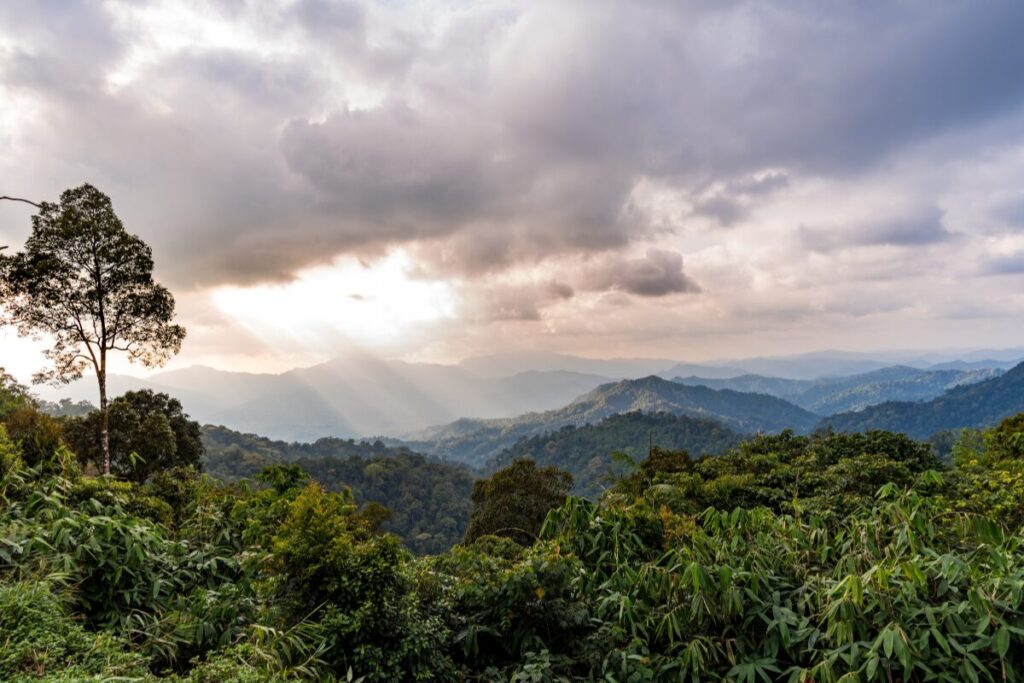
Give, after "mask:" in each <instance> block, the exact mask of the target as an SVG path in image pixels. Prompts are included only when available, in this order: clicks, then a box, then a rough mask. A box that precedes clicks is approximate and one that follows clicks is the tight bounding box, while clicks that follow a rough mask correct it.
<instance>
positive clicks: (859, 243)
mask: <svg viewBox="0 0 1024 683" xmlns="http://www.w3.org/2000/svg"><path fill="white" fill-rule="evenodd" d="M799 235H800V239H801V242H802V243H803V244H804V246H805V247H807V248H808V249H811V250H812V251H818V252H828V251H835V250H839V249H846V248H850V247H866V246H882V245H885V246H897V247H914V246H926V245H929V244H936V243H939V242H945V241H947V240H949V239H951V238H952V237H953V235H952V233H950V232H949V230H947V229H946V226H945V225H944V224H943V211H942V210H941V209H939V208H937V207H926V208H922V209H918V210H916V211H913V212H910V213H907V214H904V215H895V216H888V217H883V218H880V219H878V220H875V221H869V222H864V223H856V224H851V225H845V226H842V227H838V228H832V229H821V228H808V227H806V226H801V227H800V229H799Z"/></svg>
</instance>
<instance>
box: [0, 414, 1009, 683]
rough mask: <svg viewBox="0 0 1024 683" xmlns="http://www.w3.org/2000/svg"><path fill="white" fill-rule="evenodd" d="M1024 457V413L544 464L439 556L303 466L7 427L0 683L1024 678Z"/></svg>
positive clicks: (526, 469) (492, 499)
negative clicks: (493, 530) (24, 442)
mask: <svg viewBox="0 0 1024 683" xmlns="http://www.w3.org/2000/svg"><path fill="white" fill-rule="evenodd" d="M1022 456H1024V415H1022V416H1017V417H1014V418H1011V419H1008V420H1005V421H1004V422H1002V423H1000V424H999V425H998V426H996V427H993V428H991V429H987V430H983V431H966V432H964V433H962V434H960V435H959V437H958V439H957V441H956V444H955V445H954V447H953V448H952V458H951V460H950V461H949V462H948V463H945V462H943V461H940V460H939V459H938V458H937V457H936V456H935V454H934V453H933V451H932V449H931V448H930V447H929V446H928V445H925V444H920V443H917V442H914V441H912V440H910V439H908V438H906V437H904V436H901V435H896V434H892V433H888V432H869V433H865V434H831V433H827V432H825V433H818V434H814V435H811V436H798V435H795V434H793V433H790V432H784V433H782V434H778V435H770V436H758V437H754V438H751V439H748V440H746V441H744V442H742V443H740V444H739V445H737V446H736V447H734V448H732V449H731V450H729V451H728V452H727V453H725V454H722V455H719V456H701V457H696V458H691V457H690V456H689V455H688V454H687V453H686V452H685V451H681V450H672V449H662V448H656V449H654V450H653V451H652V452H651V453H650V455H649V457H648V458H647V459H645V460H643V461H641V462H638V463H634V466H633V468H632V470H631V471H630V474H629V475H628V476H626V477H624V478H623V479H622V480H621V481H620V482H619V483H618V484H617V485H616V486H615V488H614V490H612V491H610V492H608V493H607V494H605V495H604V496H603V497H602V498H601V499H600V500H597V501H589V500H584V499H580V498H572V497H570V498H566V497H565V493H566V492H567V491H568V489H569V486H570V485H571V484H570V478H569V477H568V475H566V474H564V473H559V472H557V471H553V470H545V469H543V468H538V467H537V466H536V465H535V464H533V463H529V462H525V461H518V462H516V463H515V464H514V465H513V466H512V468H510V470H505V471H503V472H499V473H498V475H501V476H498V475H496V476H495V477H492V478H491V479H490V480H483V481H481V482H478V486H477V489H478V491H477V492H478V493H479V492H482V493H484V494H486V495H484V496H483V497H482V498H481V497H480V496H478V497H477V501H475V503H478V505H477V507H476V510H475V511H476V512H478V513H484V512H486V515H487V516H492V517H494V518H495V519H496V520H497V521H494V524H499V523H500V524H506V522H501V521H500V520H501V519H502V518H504V517H509V518H511V517H519V518H526V517H527V516H529V517H530V520H529V523H530V524H533V523H534V522H536V524H537V528H536V530H535V531H533V532H531V536H530V537H528V538H525V537H524V538H515V539H512V538H504V537H499V536H494V535H487V534H485V533H482V531H483V529H482V527H480V525H478V529H479V531H478V532H477V533H475V534H474V537H473V540H472V542H470V543H467V544H466V545H464V546H456V547H454V548H452V549H451V550H450V551H448V552H444V553H441V554H437V555H433V556H429V557H422V558H417V557H415V556H413V555H412V554H410V553H409V552H407V551H406V550H404V549H403V548H402V547H401V545H400V543H399V541H398V539H397V538H395V537H394V536H391V535H390V534H387V533H381V531H380V529H379V526H380V521H381V515H380V510H379V509H377V508H368V507H367V506H363V507H360V505H359V503H360V501H359V500H358V498H356V497H354V496H353V494H352V493H351V492H350V491H349V490H348V489H341V490H339V491H337V492H332V491H328V490H326V488H325V487H323V486H321V485H320V484H318V483H313V482H311V481H310V476H309V474H308V473H307V472H305V471H304V470H303V469H302V467H300V466H299V465H298V464H296V463H294V462H282V463H279V464H276V465H274V466H272V467H271V468H268V469H267V470H265V471H264V472H262V473H261V474H259V475H258V476H257V482H256V484H257V485H253V486H250V485H248V484H246V483H234V484H225V483H221V482H218V481H216V480H213V479H211V478H210V477H208V476H206V475H203V474H201V473H198V472H196V471H195V470H189V469H177V470H165V471H162V472H160V473H158V474H157V475H155V476H154V477H152V478H151V479H150V480H149V481H148V482H147V483H145V484H139V483H138V482H130V481H120V482H119V481H113V480H110V479H107V478H93V477H90V476H85V475H83V474H82V473H81V471H80V470H79V469H78V468H77V463H76V460H75V459H74V458H73V457H71V456H69V455H68V454H67V452H61V453H60V454H58V455H57V456H56V457H54V458H52V459H51V463H52V466H43V465H38V466H35V467H28V466H26V465H25V464H24V462H23V460H22V457H21V455H20V450H19V447H18V446H17V445H16V444H15V443H14V442H13V441H11V440H10V439H9V438H7V437H6V430H5V429H4V428H0V679H2V680H13V681H19V682H20V681H29V680H50V681H70V680H75V681H79V680H83V681H89V680H96V681H99V680H140V681H142V680H152V681H155V680H169V681H171V680H173V681H191V682H192V683H212V682H214V681H216V682H217V683H224V682H230V681H236V682H238V683H254V682H256V681H261V682H262V681H292V680H323V681H347V680H353V681H356V680H363V681H407V680H408V681H411V680H420V681H456V680H466V681H496V680H504V681H576V680H580V681H666V682H667V681H674V682H675V681H721V682H726V681H727V682H729V683H752V682H754V681H763V682H765V683H773V682H775V681H780V682H785V683H804V682H809V681H815V682H820V683H840V682H842V683H852V682H853V681H863V682H864V683H875V682H879V683H880V682H883V681H884V682H886V683H888V682H890V681H906V682H910V681H922V682H923V681H945V682H948V683H953V682H959V681H970V682H975V681H991V682H995V681H1020V680H1022V678H1024V513H1022V512H1021V511H1022V510H1024V471H1022V469H1024V464H1022V463H1024V457H1022ZM360 461H361V462H363V463H364V465H365V463H366V462H367V461H366V460H362V459H360ZM370 462H372V460H371V461H370ZM549 509H550V511H549V512H548V513H547V515H546V517H545V516H544V514H543V513H544V512H545V511H548V510H549ZM538 520H539V521H538ZM531 528H532V527H531ZM533 535H536V537H537V538H533Z"/></svg>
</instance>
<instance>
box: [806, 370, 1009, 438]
mask: <svg viewBox="0 0 1024 683" xmlns="http://www.w3.org/2000/svg"><path fill="white" fill-rule="evenodd" d="M1019 412H1024V363H1021V364H1020V365H1017V366H1015V367H1013V368H1011V369H1010V370H1007V371H1006V373H1004V374H1002V375H1000V376H998V377H993V378H992V379H988V380H985V381H983V382H978V383H976V384H969V385H967V386H961V387H956V388H954V389H950V390H949V391H947V392H946V393H944V394H943V395H942V396H939V397H938V398H934V399H932V400H930V401H926V402H921V403H910V402H900V401H891V402H888V403H881V404H879V405H875V406H871V407H869V408H865V409H864V410H861V411H858V412H848V413H841V414H839V415H833V416H832V417H830V418H828V419H826V420H824V421H823V422H822V424H821V426H823V427H831V428H832V429H835V430H837V431H843V432H859V431H865V430H868V429H887V430H890V431H894V432H903V433H905V434H907V435H908V436H911V437H914V438H918V439H925V438H928V437H929V436H931V435H932V434H935V433H936V432H939V431H943V430H957V429H963V428H964V427H985V426H989V425H993V424H995V423H997V422H998V421H999V420H1001V419H1003V418H1005V417H1008V416H1010V415H1014V414H1016V413H1019Z"/></svg>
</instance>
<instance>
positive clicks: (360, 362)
mask: <svg viewBox="0 0 1024 683" xmlns="http://www.w3.org/2000/svg"><path fill="white" fill-rule="evenodd" d="M108 381H109V388H110V393H111V394H112V395H119V394H122V393H124V392H125V391H129V390H137V389H152V390H154V391H161V392H165V393H169V394H171V395H173V396H175V397H177V398H178V399H179V400H181V402H182V404H183V405H184V406H185V410H186V412H188V413H189V414H190V415H191V416H192V417H193V418H194V419H196V420H199V421H200V422H202V423H209V424H224V425H228V426H229V427H231V428H232V429H236V430H239V431H242V432H254V433H259V434H263V435H266V436H268V437H270V438H274V439H282V440H287V441H315V440H316V439H319V438H322V437H325V436H336V437H343V438H361V437H365V436H369V435H374V434H397V433H403V432H407V431H411V430H415V429H422V428H425V427H428V426H430V425H434V424H439V423H442V422H449V421H452V420H455V419H458V418H460V417H463V416H470V417H477V418H495V417H509V416H513V415H518V414H521V413H524V412H526V411H529V410H546V409H550V408H556V407H559V406H562V405H565V404H566V403H568V402H569V401H571V400H573V399H574V398H576V397H577V396H579V395H580V394H583V393H585V392H587V391H590V390H591V389H593V388H594V387H596V386H598V385H600V384H602V383H606V382H608V381H609V378H608V377H604V376H599V375H587V374H583V373H577V372H569V371H564V370H553V371H546V372H545V371H528V372H523V373H519V374H515V375H512V376H509V377H501V378H497V379H485V378H481V377H478V376H476V375H474V374H473V373H471V372H469V371H468V370H465V369H463V368H460V367H458V366H452V365H437V364H427V363H405V362H402V361H383V360H379V359H375V358H354V359H348V360H338V361H331V362H328V363H322V364H320V365H317V366H314V367H310V368H300V369H296V370H290V371H288V372H285V373H281V374H253V373H244V372H226V371H223V370H215V369H213V368H206V367H199V366H196V367H190V368H185V369H182V370H172V371H168V372H161V373H157V374H155V375H152V376H150V377H148V378H145V379H140V378H134V377H126V376H117V375H114V376H111V377H110V378H109V380H108ZM95 392H96V388H95V383H94V380H93V379H92V378H91V377H87V378H83V379H82V380H79V381H78V382H75V383H73V384H71V385H68V386H65V387H61V388H59V389H57V390H44V391H43V392H41V393H44V394H45V395H47V396H49V395H53V396H54V397H62V396H70V397H71V398H73V399H76V400H79V399H92V400H94V401H95V397H94V394H95Z"/></svg>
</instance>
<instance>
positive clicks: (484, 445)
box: [395, 376, 819, 466]
mask: <svg viewBox="0 0 1024 683" xmlns="http://www.w3.org/2000/svg"><path fill="white" fill-rule="evenodd" d="M635 411H640V412H644V413H658V412H663V413H671V414H673V415H689V416H691V417H701V418H710V419H714V420H717V421H718V422H720V423H722V424H724V425H726V426H727V427H729V428H730V429H733V430H735V431H738V432H748V433H749V432H756V431H767V432H773V431H780V430H783V429H790V428H792V429H795V430H797V431H808V430H810V429H811V428H812V427H813V426H814V425H815V424H816V423H817V422H818V420H819V416H817V415H814V414H813V413H811V412H809V411H806V410H804V409H803V408H800V407H798V406H795V405H793V404H791V403H788V402H786V401H784V400H782V399H780V398H776V397H774V396H769V395H767V394H749V393H742V392H738V391H732V390H730V389H720V390H719V389H710V388H708V387H705V386H686V385H684V384H679V383H677V382H671V381H669V380H665V379H662V378H660V377H655V376H650V377H644V378H641V379H634V380H622V381H619V382H612V383H608V384H603V385H601V386H599V387H598V388H597V389H594V390H593V391H591V392H589V393H587V394H584V395H583V396H581V397H579V398H578V399H576V400H575V401H573V402H572V403H569V404H568V405H566V406H564V407H562V408H559V409H556V410H549V411H545V412H532V413H526V414H524V415H520V416H518V417H515V418H505V419H498V420H471V419H461V420H456V421H455V422H451V423H447V424H443V425H439V426H437V427H433V428H430V429H426V430H422V431H420V432H418V433H413V434H410V435H409V436H408V437H406V438H405V439H403V440H402V441H401V443H404V444H405V445H407V446H408V447H410V448H412V449H413V450H417V451H421V452H424V453H432V454H435V455H440V456H442V457H445V458H449V459H452V460H456V461H459V462H465V463H468V464H471V465H476V466H480V465H482V464H483V463H485V462H487V460H489V459H490V458H492V457H494V456H496V455H497V454H498V453H500V452H501V450H503V449H505V448H507V447H509V446H512V445H513V444H515V442H516V441H518V440H519V439H521V438H523V437H528V436H536V435H539V434H543V433H545V432H551V431H555V430H558V429H561V428H562V427H565V426H568V425H573V426H582V425H586V424H591V423H594V422H598V421H600V420H601V419H603V418H606V417H608V416H610V415H617V414H621V413H630V412H635ZM395 442H396V443H397V442H398V441H397V440H396V441H395Z"/></svg>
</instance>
